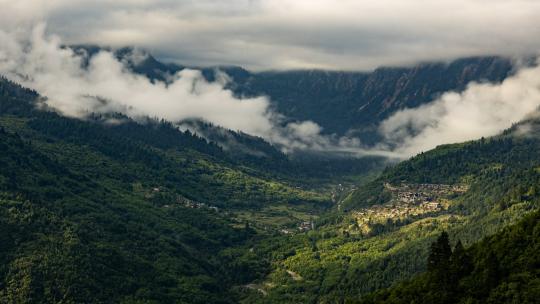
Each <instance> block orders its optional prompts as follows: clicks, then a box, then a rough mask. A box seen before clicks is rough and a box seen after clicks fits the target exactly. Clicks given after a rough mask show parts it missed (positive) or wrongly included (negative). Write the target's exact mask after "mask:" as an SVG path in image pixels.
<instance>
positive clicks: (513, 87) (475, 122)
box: [380, 66, 540, 156]
mask: <svg viewBox="0 0 540 304" xmlns="http://www.w3.org/2000/svg"><path fill="white" fill-rule="evenodd" d="M539 106H540V67H539V66H536V67H529V68H522V69H521V70H520V71H519V72H518V73H517V74H516V75H515V76H512V77H509V78H507V79H506V80H504V81H503V82H502V83H501V84H487V83H484V84H478V83H472V84H470V85H469V86H468V88H467V89H466V90H465V91H464V92H462V93H456V92H448V93H445V94H443V95H442V96H441V97H440V98H438V99H437V100H435V101H433V102H431V103H429V104H426V105H423V106H421V107H419V108H415V109H407V110H403V111H400V112H397V113H395V114H394V115H392V116H391V117H390V118H388V119H387V120H385V121H384V122H382V124H381V127H380V131H381V133H382V134H383V135H384V137H385V139H386V142H387V143H389V144H390V145H389V147H391V148H389V147H386V149H390V150H392V151H393V152H394V153H395V154H396V155H401V156H411V155H414V154H416V153H418V152H421V151H427V150H430V149H432V148H434V147H436V146H437V145H440V144H447V143H457V142H463V141H467V140H473V139H478V138H480V137H482V136H493V135H496V134H498V133H500V132H501V131H502V130H504V129H506V128H509V127H510V126H511V125H512V124H513V123H517V122H519V121H521V120H523V119H525V118H527V117H528V116H529V115H531V114H532V113H534V112H535V111H537V110H538V107H539Z"/></svg>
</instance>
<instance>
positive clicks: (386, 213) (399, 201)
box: [353, 183, 468, 230]
mask: <svg viewBox="0 0 540 304" xmlns="http://www.w3.org/2000/svg"><path fill="white" fill-rule="evenodd" d="M384 187H385V190H386V191H389V192H391V194H392V199H391V200H390V201H389V202H388V203H386V204H384V205H373V206H371V207H369V208H364V209H361V210H358V211H355V212H354V213H353V216H354V218H355V219H356V221H357V224H358V226H359V227H360V228H364V229H363V230H365V228H369V226H370V225H372V224H375V223H383V224H384V223H386V222H387V221H388V220H392V221H397V220H406V219H409V218H412V217H419V216H422V215H428V214H433V213H438V212H441V211H443V210H446V209H447V208H448V206H449V204H450V200H449V197H451V196H452V195H458V194H460V193H464V192H465V191H467V189H468V187H467V186H464V185H445V184H402V185H399V186H393V185H390V184H389V183H386V184H385V185H384Z"/></svg>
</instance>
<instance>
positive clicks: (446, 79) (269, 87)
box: [225, 57, 512, 139]
mask: <svg viewBox="0 0 540 304" xmlns="http://www.w3.org/2000/svg"><path fill="white" fill-rule="evenodd" d="M225 71H226V72H227V73H228V74H229V75H231V76H232V78H233V79H234V84H233V86H234V89H235V91H236V92H237V93H238V94H240V95H267V96H269V97H270V98H271V100H272V101H273V102H274V104H275V106H276V108H277V110H278V112H280V113H282V114H284V115H286V116H287V117H289V118H291V119H296V120H313V121H314V122H316V123H318V124H319V125H321V126H322V127H323V128H324V132H326V133H330V134H331V133H337V134H340V135H343V134H346V133H347V132H349V131H352V134H356V133H357V134H358V135H362V134H364V135H368V134H370V136H374V134H372V133H373V128H374V127H375V126H376V125H377V124H378V123H379V122H380V121H382V120H383V119H384V118H387V117H388V116H389V115H390V114H392V113H394V112H396V111H398V110H401V109H404V108H414V107H418V106H419V105H421V104H424V103H427V102H430V101H432V100H433V99H434V98H436V97H437V95H438V94H441V93H443V92H446V91H451V90H455V91H461V90H463V89H464V88H465V87H466V85H467V84H468V83H469V82H471V81H477V82H482V81H489V82H500V81H502V80H503V79H505V78H506V77H507V76H508V75H509V74H510V73H511V72H512V63H511V61H510V60H509V59H506V58H499V57H478V58H466V59H459V60H456V61H453V62H450V63H448V64H445V63H427V64H421V65H418V66H415V67H411V68H380V69H377V70H375V71H373V72H369V73H367V72H366V73H355V72H330V71H296V72H263V73H253V74H246V73H245V72H244V71H239V70H238V69H229V70H227V69H225ZM370 136H367V137H366V136H364V138H365V139H367V138H369V137H370Z"/></svg>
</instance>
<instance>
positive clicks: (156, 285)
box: [0, 80, 330, 303]
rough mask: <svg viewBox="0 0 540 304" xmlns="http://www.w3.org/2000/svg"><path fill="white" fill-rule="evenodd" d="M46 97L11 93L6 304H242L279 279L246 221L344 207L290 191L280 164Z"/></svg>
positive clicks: (5, 152)
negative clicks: (69, 111)
mask: <svg viewBox="0 0 540 304" xmlns="http://www.w3.org/2000/svg"><path fill="white" fill-rule="evenodd" d="M40 98H42V97H40V96H38V95H37V94H36V93H35V92H31V91H29V90H26V89H23V88H21V87H19V86H17V85H15V84H13V83H10V82H9V81H6V80H2V81H1V82H0V151H1V153H0V167H1V168H2V170H1V171H0V223H1V227H2V229H1V231H0V260H1V261H2V263H1V266H0V277H1V280H0V298H1V299H2V302H6V303H56V302H64V303H81V302H85V303H88V302H92V303H103V302H110V303H118V302H125V303H134V302H141V303H142V302H144V303H148V302H155V303H178V302H181V303H183V302H185V303H233V302H235V300H234V299H235V297H236V295H235V292H233V291H232V289H231V288H232V287H233V286H236V285H240V284H245V283H248V282H250V281H251V280H253V279H255V278H257V277H258V276H259V275H260V274H262V273H265V271H266V270H265V267H267V266H266V264H265V263H264V261H260V260H259V259H258V258H257V257H256V256H255V255H253V254H251V253H249V251H248V250H247V248H249V247H247V246H249V244H250V243H251V242H254V241H255V240H256V239H257V238H260V237H261V236H260V235H259V234H257V232H256V231H255V230H254V229H252V228H250V225H249V223H250V221H247V220H244V219H243V218H240V217H237V216H236V213H237V212H239V211H246V210H253V212H257V210H259V209H261V208H266V207H280V206H291V210H293V209H295V208H298V209H301V210H303V209H302V208H304V209H308V210H310V212H312V213H313V215H315V214H316V213H317V212H319V211H321V210H324V209H325V208H327V207H329V206H330V198H329V197H327V195H326V194H321V193H316V192H312V191H308V190H302V189H301V188H300V187H299V186H294V185H290V184H288V183H287V182H283V181H280V180H278V179H276V177H277V176H282V171H280V170H279V165H278V164H279V161H280V158H281V162H282V163H283V164H284V166H288V165H289V163H288V161H287V159H286V158H285V157H284V156H281V155H280V154H279V153H278V154H276V155H277V156H276V157H278V163H276V162H273V163H274V164H276V165H278V166H276V168H277V169H276V171H272V172H266V171H265V170H264V168H266V167H267V166H268V164H269V162H265V160H260V161H258V162H256V160H257V158H253V159H251V158H248V159H247V160H245V162H244V163H243V161H244V160H242V158H240V160H233V159H232V158H231V157H230V156H229V155H228V154H227V153H226V152H224V151H223V150H222V149H221V148H220V147H218V146H217V145H215V144H212V143H208V142H207V141H206V140H204V139H202V138H200V137H198V136H196V135H193V134H191V133H189V132H181V131H179V130H178V129H177V128H176V127H175V126H173V125H172V124H171V123H168V122H164V121H152V120H148V121H145V122H142V123H137V122H134V121H131V120H130V119H128V118H127V117H123V116H120V115H110V116H106V117H105V116H90V117H88V119H86V120H78V119H71V118H66V117H62V116H60V115H58V114H56V113H54V112H50V111H47V110H46V109H39V100H40ZM271 160H272V159H271ZM272 161H275V160H272ZM294 178H296V177H295V176H292V177H291V179H294ZM287 210H288V209H287ZM300 213H301V211H300ZM302 214H303V213H302ZM290 220H291V222H292V223H295V221H300V220H299V219H296V218H294V217H293V216H292V217H291V219H290ZM251 222H252V223H253V222H256V220H252V221H251ZM255 225H256V223H255ZM269 233H272V232H269Z"/></svg>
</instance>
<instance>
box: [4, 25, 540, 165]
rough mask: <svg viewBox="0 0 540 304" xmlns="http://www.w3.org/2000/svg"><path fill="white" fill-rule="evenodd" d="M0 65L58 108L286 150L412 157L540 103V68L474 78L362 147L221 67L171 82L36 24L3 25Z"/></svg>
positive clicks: (395, 121)
mask: <svg viewBox="0 0 540 304" xmlns="http://www.w3.org/2000/svg"><path fill="white" fill-rule="evenodd" d="M0 41H2V44H1V45H0V74H3V75H4V76H6V77H7V78H9V79H11V80H13V81H15V82H18V83H20V84H22V85H24V86H27V87H29V88H32V89H34V90H36V91H38V92H39V93H40V94H41V95H43V96H46V100H45V101H44V102H46V103H47V105H48V106H50V107H51V108H53V109H56V110H57V111H58V112H60V113H62V114H64V115H67V116H72V117H78V118H84V117H85V116H87V115H88V114H90V113H94V112H97V113H109V112H121V113H124V114H126V115H128V116H130V117H133V118H135V119H137V118H139V117H147V116H149V117H155V118H160V119H165V120H169V121H172V122H181V121H184V120H192V119H200V120H203V121H207V122H210V123H212V124H214V125H218V126H221V127H224V128H227V129H231V130H234V131H242V132H244V133H247V134H250V135H254V136H259V137H262V138H264V139H266V140H268V141H269V142H271V143H273V144H275V145H277V146H279V147H280V148H281V149H282V150H283V151H284V152H286V153H292V152H294V151H297V150H303V151H306V150H309V151H317V152H325V153H333V154H346V155H349V156H351V155H355V156H365V155H380V156H386V157H391V158H406V157H409V156H412V155H414V154H416V153H418V152H421V151H427V150H429V149H432V148H434V147H435V146H437V145H440V144H446V143H455V142H461V141H466V140H472V139H477V138H480V137H482V136H491V135H496V134H497V133H499V132H500V131H502V130H503V129H505V128H508V127H510V126H511V125H512V123H516V122H519V121H520V120H522V119H524V118H525V117H526V116H527V115H529V114H531V113H533V112H535V111H536V110H537V108H538V107H539V106H540V67H538V66H534V67H524V68H521V70H519V71H518V72H517V73H516V74H515V75H514V76H511V77H509V78H507V79H506V80H504V81H503V82H502V83H500V84H489V83H472V84H470V85H469V86H468V87H467V89H466V90H465V91H463V92H461V93H458V92H448V93H445V94H442V95H441V97H440V98H438V99H436V100H434V101H433V102H431V103H428V104H426V105H423V106H421V107H418V108H414V109H406V110H403V111H400V112H397V113H395V114H394V115H392V116H391V117H390V118H388V119H387V120H385V121H383V122H382V123H381V124H380V127H379V132H380V134H381V136H382V138H383V141H382V142H381V143H379V144H377V145H376V146H375V147H366V146H364V145H362V143H361V142H360V141H359V140H358V139H356V138H348V137H338V136H333V135H321V133H322V132H321V131H322V128H321V126H319V125H318V124H316V123H314V122H312V121H299V122H298V121H297V122H287V121H286V118H285V117H283V116H282V115H281V114H280V113H277V112H275V111H273V110H272V107H271V102H270V100H269V99H268V98H267V97H265V96H261V97H254V98H238V97H236V96H234V94H233V93H232V92H231V91H230V90H227V89H225V86H226V84H227V81H230V80H229V79H228V77H227V76H226V75H224V74H220V73H219V72H218V75H217V76H218V77H217V79H218V80H217V81H215V82H208V81H207V80H206V79H205V78H204V77H203V76H202V74H201V72H200V71H198V70H192V69H185V70H182V71H180V72H178V73H177V74H175V75H171V76H170V79H169V81H168V82H167V83H165V82H160V81H150V80H149V79H148V78H147V77H145V76H142V75H139V74H136V73H133V72H132V71H131V70H130V69H129V68H128V67H127V66H128V64H127V63H126V62H125V60H128V61H130V62H131V64H133V63H137V62H138V61H140V60H142V59H144V54H143V53H138V52H134V53H132V54H131V55H130V56H127V57H126V58H125V59H124V61H121V60H119V59H118V58H116V57H115V56H114V54H113V53H111V52H109V51H101V52H99V53H98V54H96V55H94V56H92V57H91V58H90V60H89V61H88V62H87V60H88V57H87V56H84V55H81V54H80V53H78V52H74V51H73V50H72V49H70V48H64V47H62V41H61V39H60V38H59V37H56V36H49V35H46V34H45V26H43V25H40V26H37V27H35V28H34V29H33V31H31V32H25V31H22V30H18V31H15V32H9V33H7V32H3V31H1V30H0Z"/></svg>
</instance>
